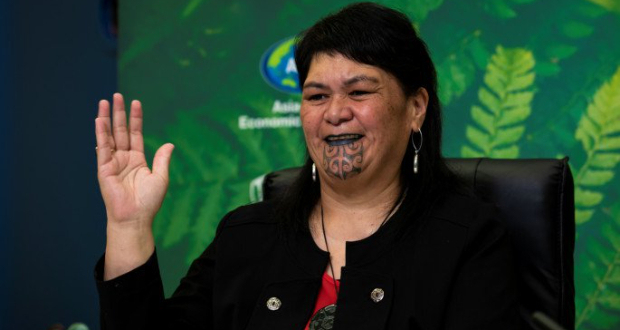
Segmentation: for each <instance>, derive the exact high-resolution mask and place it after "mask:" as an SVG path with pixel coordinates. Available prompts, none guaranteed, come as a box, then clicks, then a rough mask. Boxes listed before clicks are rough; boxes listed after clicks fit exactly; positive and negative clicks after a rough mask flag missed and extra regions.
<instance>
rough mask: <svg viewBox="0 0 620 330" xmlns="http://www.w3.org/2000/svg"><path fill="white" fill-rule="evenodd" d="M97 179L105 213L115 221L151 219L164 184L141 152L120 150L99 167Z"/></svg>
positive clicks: (164, 190) (164, 189) (161, 194)
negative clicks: (105, 209)
mask: <svg viewBox="0 0 620 330" xmlns="http://www.w3.org/2000/svg"><path fill="white" fill-rule="evenodd" d="M99 182H100V185H101V193H102V195H103V199H104V201H105V204H106V207H108V216H109V217H111V218H113V219H115V220H117V221H119V222H120V221H130V220H131V219H136V218H147V219H152V218H153V217H154V216H155V214H154V213H155V212H156V211H157V210H158V209H159V208H160V207H161V203H162V201H163V199H164V196H165V194H166V188H167V186H168V183H167V180H166V178H162V177H160V176H159V175H157V174H155V173H152V172H151V170H150V169H149V168H148V166H147V164H146V159H145V157H144V154H143V153H140V152H136V151H124V150H121V151H116V152H114V156H113V157H112V159H111V160H110V161H109V162H108V163H106V164H103V165H102V166H101V167H100V168H99ZM110 206H113V207H110Z"/></svg>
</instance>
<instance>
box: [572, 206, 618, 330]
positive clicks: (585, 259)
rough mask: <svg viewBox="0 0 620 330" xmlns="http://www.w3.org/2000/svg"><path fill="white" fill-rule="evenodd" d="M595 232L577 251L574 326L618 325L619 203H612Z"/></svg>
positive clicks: (580, 327) (591, 327) (611, 327)
mask: <svg viewBox="0 0 620 330" xmlns="http://www.w3.org/2000/svg"><path fill="white" fill-rule="evenodd" d="M608 216H609V218H608V219H606V221H605V222H604V223H603V225H602V226H601V228H600V230H601V231H600V233H599V235H590V236H587V238H586V242H585V243H586V245H585V251H584V252H583V253H580V254H578V255H577V260H576V261H577V265H582V266H581V267H577V268H575V273H576V274H575V275H576V278H577V279H579V280H578V281H575V284H576V285H577V288H576V292H577V295H576V297H575V305H576V309H577V315H576V318H575V328H576V329H618V326H619V325H620V317H619V316H618V314H617V312H616V310H617V306H618V304H619V303H620V204H616V205H614V206H613V207H612V208H611V209H610V211H609V213H608Z"/></svg>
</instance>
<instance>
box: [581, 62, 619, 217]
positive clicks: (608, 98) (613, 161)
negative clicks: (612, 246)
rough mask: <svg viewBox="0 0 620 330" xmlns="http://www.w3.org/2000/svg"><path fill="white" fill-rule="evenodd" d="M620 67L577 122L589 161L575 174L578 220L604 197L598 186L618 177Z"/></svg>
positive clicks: (595, 95) (587, 214)
mask: <svg viewBox="0 0 620 330" xmlns="http://www.w3.org/2000/svg"><path fill="white" fill-rule="evenodd" d="M619 134H620V67H618V69H617V70H616V73H615V74H614V75H613V76H612V78H611V79H610V81H608V82H606V83H605V84H603V86H601V88H600V89H599V90H598V91H597V92H596V93H595V94H594V98H593V100H592V101H591V102H590V104H588V107H587V109H586V111H585V112H584V113H583V115H582V117H581V120H579V124H578V126H577V131H576V133H575V138H576V139H577V140H578V141H580V142H581V144H582V146H583V149H584V151H585V153H586V161H585V162H584V164H583V165H582V166H581V167H580V168H579V170H578V171H577V174H576V176H575V206H576V208H577V210H576V213H575V216H576V219H575V221H576V222H577V224H578V225H581V224H583V223H586V222H588V221H590V220H591V219H592V215H593V214H594V210H593V208H594V207H595V206H597V205H598V204H599V203H601V202H602V200H603V194H602V193H601V192H598V191H597V188H598V187H601V186H603V185H606V184H607V183H609V182H610V181H611V180H612V179H613V178H614V170H615V168H616V166H617V165H618V162H620V138H619V137H618V135H619Z"/></svg>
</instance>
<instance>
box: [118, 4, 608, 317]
mask: <svg viewBox="0 0 620 330" xmlns="http://www.w3.org/2000/svg"><path fill="white" fill-rule="evenodd" d="M350 2H351V1H340V0H330V1H316V0H315V1H309V0H303V1H292V0H286V1H284V0H280V1H278V0H276V1H249V0H240V1H232V2H231V1H213V0H211V1H209V0H185V1H164V0H132V1H121V2H120V31H121V33H120V36H121V39H120V54H119V77H120V78H119V79H120V81H119V84H120V91H121V92H123V93H125V94H126V96H127V97H129V98H138V99H140V100H142V101H143V103H144V107H145V117H146V118H145V132H146V136H145V142H146V144H147V150H148V153H149V157H150V156H152V155H153V152H154V150H155V149H156V148H157V147H158V146H159V145H161V144H162V143H164V142H172V143H174V144H175V145H176V147H177V148H176V150H175V153H174V155H173V160H172V167H171V182H170V189H169V192H168V195H167V197H166V200H165V202H164V206H163V208H162V210H161V212H160V214H159V215H158V217H157V219H156V222H155V225H154V226H155V234H156V241H157V247H158V254H159V256H160V264H161V265H162V268H163V277H164V285H165V288H166V292H167V294H171V293H172V290H173V289H174V287H176V285H177V283H178V281H179V279H180V278H181V277H182V276H183V274H184V273H185V271H186V269H187V267H188V265H189V263H190V262H191V260H193V258H195V257H196V256H197V255H198V254H199V253H200V252H202V250H203V249H204V248H205V247H206V246H207V245H208V244H209V242H210V241H211V240H212V238H213V235H214V230H215V226H216V225H217V223H218V222H219V219H220V218H221V217H222V216H223V215H224V214H225V213H226V212H227V211H229V210H231V209H233V208H235V207H236V206H239V205H242V204H246V203H249V202H251V201H254V200H256V199H258V198H260V189H259V185H258V183H260V180H261V176H262V175H264V174H265V173H268V172H270V171H272V170H276V169H280V168H285V167H291V166H298V165H300V164H301V163H302V161H303V158H304V153H305V147H304V143H303V136H302V133H301V129H300V128H299V127H298V126H299V119H298V109H299V103H298V102H299V95H298V94H297V93H295V92H290V90H294V89H295V87H296V81H295V80H294V77H295V72H294V67H293V68H291V67H290V62H289V60H290V55H291V47H290V38H291V37H293V36H294V35H295V34H297V33H298V32H299V31H301V30H303V29H305V28H307V27H309V26H310V25H311V24H312V23H313V22H314V21H316V20H317V19H318V18H320V17H322V16H324V15H325V14H327V13H329V12H333V11H335V10H337V9H338V8H340V7H342V6H344V5H345V4H347V3H350ZM380 3H383V4H386V5H388V6H391V7H394V8H398V9H401V10H403V11H404V12H405V13H407V14H408V15H409V16H410V18H411V19H412V22H413V24H414V26H415V27H416V28H417V29H418V30H419V31H420V33H421V35H422V36H423V38H424V39H425V40H426V41H427V43H428V45H429V48H430V50H431V52H432V56H433V59H434V61H435V63H436V65H437V69H438V74H439V81H440V94H441V100H442V103H443V105H444V118H445V137H444V141H445V142H444V148H445V155H446V156H450V157H479V156H488V157H498V158H548V157H563V156H565V155H567V156H570V158H571V167H572V170H573V173H574V178H575V188H576V196H575V197H576V207H577V209H576V218H577V231H578V236H577V243H576V251H575V276H576V290H577V295H576V306H577V317H576V323H577V328H578V329H612V328H620V203H619V202H618V194H619V193H620V184H619V183H620V179H619V178H618V176H616V175H615V174H616V172H617V168H618V162H620V42H619V41H620V38H619V37H618V36H617V34H618V31H620V1H618V0H554V1H551V0H547V1H542V0H538V1H536V0H476V1H457V0H392V1H380ZM286 90H288V92H287V91H286Z"/></svg>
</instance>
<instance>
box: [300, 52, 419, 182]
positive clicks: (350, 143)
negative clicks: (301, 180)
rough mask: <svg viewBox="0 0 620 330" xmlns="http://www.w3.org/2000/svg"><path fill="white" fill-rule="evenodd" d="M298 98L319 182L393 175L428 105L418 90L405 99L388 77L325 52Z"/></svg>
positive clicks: (313, 67)
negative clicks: (300, 100)
mask: <svg viewBox="0 0 620 330" xmlns="http://www.w3.org/2000/svg"><path fill="white" fill-rule="evenodd" d="M302 98H303V99H302V103H301V110H300V115H301V122H302V126H303V130H304V134H305V137H306V143H307V145H308V150H309V152H310V156H311V157H312V159H313V160H314V162H315V163H316V165H317V168H319V174H320V175H321V176H322V177H324V175H327V176H329V177H331V178H337V179H341V180H348V179H350V178H353V177H360V178H361V177H367V178H372V179H380V178H382V177H386V178H390V177H392V178H393V177H394V176H395V175H397V173H399V171H400V166H401V162H402V159H403V157H404V154H405V151H406V148H407V143H409V136H410V133H411V130H412V129H413V130H415V131H418V130H419V128H420V127H421V126H422V122H423V121H424V115H425V114H426V105H427V103H428V94H427V92H426V90H424V89H423V88H421V89H420V90H419V91H418V93H417V94H416V95H413V96H409V97H407V96H406V95H405V94H404V92H403V90H402V88H401V86H400V84H399V83H398V80H397V79H396V78H395V77H394V76H393V75H392V74H390V73H388V72H386V71H384V70H382V69H380V68H378V67H375V66H371V65H367V64H361V63H358V62H355V61H352V60H350V59H348V58H346V57H344V56H342V55H341V54H335V55H328V54H324V53H319V54H317V55H315V56H314V58H313V60H312V62H311V64H310V69H309V71H308V77H307V79H306V81H305V82H304V86H303V94H302Z"/></svg>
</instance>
